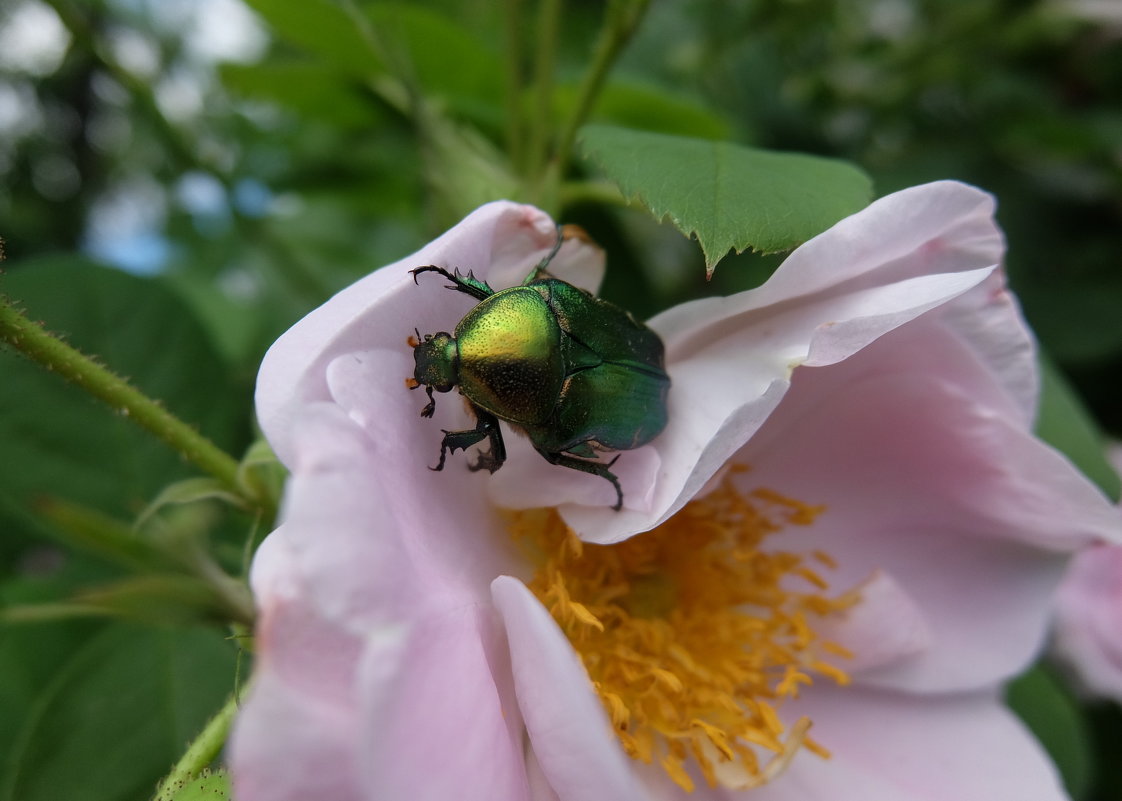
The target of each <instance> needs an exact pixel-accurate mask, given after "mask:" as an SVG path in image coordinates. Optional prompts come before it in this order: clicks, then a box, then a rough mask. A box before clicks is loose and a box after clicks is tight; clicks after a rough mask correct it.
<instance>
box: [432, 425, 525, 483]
mask: <svg viewBox="0 0 1122 801" xmlns="http://www.w3.org/2000/svg"><path fill="white" fill-rule="evenodd" d="M476 418H477V423H478V424H477V425H476V427H475V428H472V429H468V430H466V431H446V430H445V431H444V439H443V440H441V441H440V461H439V462H437V464H436V467H430V468H429V470H443V469H444V460H445V458H447V456H448V454H449V453H455V452H456V451H464V450H467V449H468V448H470V447H471V446H472V445H475V444H476V443H477V442H481V441H482V440H483V439H484V438H485V437H486V438H487V439H489V440H490V441H491V450H489V451H487V452H485V453H481V454H479V459H478V460H477V461H476V462H475V464H471V465H468V469H469V470H471V471H475V470H488V471H489V472H492V473H494V472H495V471H496V470H498V469H499V468H500V467H502V466H503V462H505V461H506V445H505V444H504V443H503V434H502V431H501V430H500V429H499V421H498V418H496V417H495V416H494V415H493V414H491V413H489V412H484V411H481V410H476ZM442 430H443V429H442Z"/></svg>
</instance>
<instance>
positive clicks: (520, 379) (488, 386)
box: [410, 230, 670, 511]
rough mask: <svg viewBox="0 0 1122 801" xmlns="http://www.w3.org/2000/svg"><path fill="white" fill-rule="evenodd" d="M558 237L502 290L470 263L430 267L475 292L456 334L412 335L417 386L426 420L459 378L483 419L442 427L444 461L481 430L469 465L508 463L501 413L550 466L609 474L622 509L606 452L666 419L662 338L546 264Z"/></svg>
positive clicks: (625, 446)
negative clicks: (458, 427) (600, 455)
mask: <svg viewBox="0 0 1122 801" xmlns="http://www.w3.org/2000/svg"><path fill="white" fill-rule="evenodd" d="M560 234H561V232H560V230H559V231H558V238H557V244H556V245H555V246H554V248H553V250H552V251H551V252H550V253H549V255H548V256H546V257H545V258H544V259H543V260H542V261H541V263H540V264H538V265H537V266H536V267H535V268H534V269H533V270H531V271H530V274H529V275H528V276H527V277H526V280H525V281H523V282H522V284H521V285H519V286H514V287H510V288H509V289H503V290H500V291H498V292H496V291H495V290H493V289H491V287H490V286H488V285H487V283H486V282H485V281H480V280H479V279H477V278H476V277H475V276H474V275H472V274H471V273H470V272H469V273H468V274H467V275H466V276H464V275H461V274H460V272H459V270H456V271H455V272H449V271H448V270H446V269H444V268H443V267H437V266H435V265H429V266H427V267H418V268H416V269H415V270H412V271H411V274H412V276H413V281H414V283H417V276H418V275H420V274H421V273H426V272H434V273H439V274H440V275H442V276H444V277H445V278H447V279H448V280H449V281H451V282H452V283H451V284H449V285H448V289H452V290H455V291H457V292H462V293H464V294H465V295H470V296H471V297H473V298H475V299H476V300H478V301H479V303H478V305H476V306H475V308H473V309H472V310H471V311H469V312H468V313H467V315H465V316H464V318H463V319H462V320H460V322H459V324H458V325H457V326H456V330H455V332H454V334H448V333H447V332H444V331H441V332H439V333H436V334H426V335H425V337H424V339H423V340H422V339H421V338H420V333H419V332H418V334H417V338H418V341H417V342H416V343H414V348H413V358H414V361H415V362H416V370H415V372H414V374H413V376H414V379H413V381H412V382H410V388H411V389H416V388H417V387H418V386H424V387H425V391H426V392H427V393H428V397H429V402H428V403H427V404H426V405H425V407H424V409H422V410H421V416H422V417H432V415H433V412H434V411H435V410H436V401H435V399H434V398H433V395H432V393H433V390H436V391H437V392H448V391H450V390H451V389H452V388H453V387H459V391H460V393H461V394H462V395H463V396H464V397H465V398H467V400H468V403H469V405H470V408H471V409H472V411H473V412H474V413H475V416H476V422H477V424H476V427H475V428H473V429H467V430H464V431H444V439H443V441H442V442H441V443H440V462H439V463H438V464H437V465H436V467H434V468H431V469H433V470H442V469H444V459H445V456H446V455H447V454H448V452H452V453H455V452H456V451H457V450H463V449H466V448H469V447H471V446H472V445H474V444H476V443H477V442H481V441H482V440H483V439H484V438H487V439H489V440H490V450H489V451H488V452H486V453H483V454H481V455H480V457H479V459H478V461H476V462H475V464H473V465H470V469H472V470H483V469H486V470H489V471H490V472H492V473H493V472H495V471H496V470H498V469H499V468H500V467H502V465H503V462H504V461H506V447H505V445H504V444H503V436H502V432H501V431H500V430H499V420H505V421H506V422H507V423H509V424H511V425H512V426H515V427H517V428H520V429H522V430H523V431H524V432H525V433H526V435H527V436H528V437H529V438H530V442H531V443H532V444H533V446H534V449H535V450H537V452H538V453H540V454H541V455H542V456H544V457H545V459H546V460H547V461H548V462H549V463H550V464H556V465H561V466H562V467H569V468H572V469H573V470H580V471H582V472H584V473H591V474H593V475H597V476H601V477H603V478H605V479H607V480H608V481H610V482H611V483H612V486H614V487H615V490H616V502H615V504H614V505H613V507H612V508H613V509H615V510H617V511H618V510H619V509H620V507H622V506H623V490H622V489H621V488H620V485H619V480H618V479H617V478H616V476H615V474H613V473H612V472H611V470H609V468H610V467H611V466H612V465H613V464H615V461H616V459H618V458H619V457H618V455H617V456H616V457H615V458H614V459H612V460H611V461H610V462H601V461H597V460H596V455H597V452H599V451H621V450H630V449H631V448H638V447H639V446H640V445H645V444H646V443H648V442H650V441H651V440H652V439H654V438H655V437H656V436H657V435H658V434H659V432H661V431H662V429H663V428H664V427H665V426H666V395H667V392H668V390H669V389H670V378H669V376H667V374H666V370H665V368H664V366H663V350H664V349H663V345H662V340H660V339H659V337H658V334H656V333H655V332H654V331H652V330H651V329H649V328H647V327H646V326H645V325H643V324H642V323H640V322H638V321H637V320H636V319H635V318H634V317H632V316H631V314H630V313H629V312H627V311H624V310H623V309H621V308H620V307H618V306H616V305H614V304H612V303H609V302H607V301H606V300H602V299H600V298H598V297H596V296H595V295H592V294H591V293H589V292H586V291H585V290H583V289H579V288H577V287H575V286H573V285H572V284H569V283H566V282H565V281H561V280H560V279H557V278H553V277H552V276H550V275H549V274H548V273H547V272H546V269H545V268H546V267H547V266H548V265H549V262H550V261H551V260H552V259H553V257H554V256H555V255H556V254H557V251H558V250H559V249H560V248H561V243H562V241H563V240H562V237H561V235H560Z"/></svg>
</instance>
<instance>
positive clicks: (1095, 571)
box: [1053, 445, 1122, 703]
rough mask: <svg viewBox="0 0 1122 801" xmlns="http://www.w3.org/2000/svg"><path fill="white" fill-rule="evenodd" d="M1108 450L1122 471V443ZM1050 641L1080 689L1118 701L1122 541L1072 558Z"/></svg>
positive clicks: (1121, 688)
mask: <svg viewBox="0 0 1122 801" xmlns="http://www.w3.org/2000/svg"><path fill="white" fill-rule="evenodd" d="M1109 455H1110V459H1111V462H1112V463H1113V464H1114V466H1115V469H1116V470H1118V471H1119V473H1122V445H1114V446H1113V447H1112V448H1111V449H1110V454H1109ZM1119 516H1120V517H1122V510H1120V511H1119ZM1053 645H1054V652H1055V654H1056V655H1057V656H1058V658H1059V659H1060V661H1061V663H1062V664H1063V665H1064V666H1065V667H1066V668H1067V669H1068V670H1069V671H1070V672H1071V674H1072V675H1073V677H1074V678H1075V680H1076V683H1077V684H1078V685H1079V689H1080V690H1082V691H1084V692H1086V693H1087V694H1088V695H1091V696H1094V697H1099V698H1109V699H1112V700H1114V701H1116V702H1118V703H1122V547H1120V546H1117V545H1110V544H1108V543H1096V544H1094V545H1092V546H1090V547H1089V548H1085V549H1084V550H1082V551H1080V552H1079V553H1078V554H1076V555H1075V557H1074V558H1073V559H1072V560H1071V563H1070V565H1069V566H1068V570H1067V574H1066V575H1065V576H1064V580H1063V583H1062V584H1061V585H1060V590H1059V593H1058V594H1057V596H1056V630H1055V640H1054V644H1053Z"/></svg>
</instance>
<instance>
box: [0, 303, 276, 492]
mask: <svg viewBox="0 0 1122 801" xmlns="http://www.w3.org/2000/svg"><path fill="white" fill-rule="evenodd" d="M0 342H6V343H8V344H9V345H11V346H12V347H13V348H15V349H16V350H18V351H20V352H21V353H23V354H24V355H26V356H28V357H29V358H31V359H33V360H34V361H36V362H38V363H39V364H41V365H42V366H43V367H45V368H47V369H48V370H52V371H54V372H56V373H58V374H59V375H61V376H62V377H63V378H65V379H66V380H68V381H71V382H73V383H75V384H77V385H78V386H79V387H81V388H82V389H84V390H85V391H86V392H89V393H90V394H91V395H93V396H94V397H97V398H100V399H101V400H102V401H104V402H105V403H107V404H109V407H110V408H112V409H114V410H115V411H117V412H118V413H120V414H121V415H123V416H125V417H127V418H129V419H130V420H132V421H133V422H134V423H136V424H137V425H139V426H141V427H142V428H144V429H145V430H147V431H149V432H150V433H152V434H155V435H156V436H157V437H158V438H159V439H161V440H163V441H164V442H165V443H166V444H168V445H170V446H171V447H172V448H174V449H175V450H177V451H179V453H181V454H182V455H183V456H184V458H186V459H187V460H188V461H190V462H192V463H193V464H194V465H195V466H196V467H198V468H199V469H201V470H203V471H204V472H206V473H209V474H210V475H212V476H214V477H215V478H217V479H218V480H219V481H221V482H222V483H223V484H224V485H225V486H227V487H229V488H230V489H231V490H233V491H234V492H235V493H237V494H238V495H239V496H241V497H245V496H246V494H247V490H246V488H245V487H243V486H242V485H241V483H240V482H239V481H238V463H237V461H235V460H234V458H233V457H232V456H230V455H229V454H227V453H226V452H225V451H223V450H222V449H220V448H219V447H218V446H217V445H215V444H214V443H213V442H211V441H210V440H209V439H207V438H206V437H204V436H203V435H202V434H200V433H199V432H198V431H196V430H195V429H194V428H192V427H191V426H189V425H188V424H187V423H185V422H183V421H182V420H180V419H179V418H178V417H176V416H175V415H173V414H172V413H171V412H169V411H168V410H167V409H165V408H164V407H163V406H161V405H160V404H159V403H158V402H157V401H155V400H153V399H152V398H149V397H148V396H147V395H145V394H144V393H143V392H141V391H140V390H138V389H137V388H136V387H134V386H132V385H131V384H129V383H128V382H127V381H125V379H123V378H121V377H120V376H118V375H116V374H115V373H113V372H112V371H110V370H108V369H107V368H105V367H102V366H101V365H100V364H98V363H97V362H95V361H94V360H93V359H91V358H90V357H88V356H86V355H85V354H83V353H81V352H80V351H78V350H77V349H75V348H73V347H71V346H70V345H68V344H66V343H65V342H63V341H62V340H61V339H58V338H57V337H55V336H54V335H52V334H51V333H49V332H48V331H47V330H46V329H44V328H43V327H42V326H41V325H39V324H38V323H35V322H33V321H31V320H29V319H28V318H27V317H26V316H24V315H23V314H22V313H20V311H19V310H18V309H16V308H15V306H13V305H12V302H11V300H9V299H8V298H7V297H6V296H4V295H0ZM248 500H249V501H250V503H252V504H253V505H259V500H258V499H257V498H248Z"/></svg>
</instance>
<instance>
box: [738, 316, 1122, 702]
mask: <svg viewBox="0 0 1122 801" xmlns="http://www.w3.org/2000/svg"><path fill="white" fill-rule="evenodd" d="M930 331H931V333H932V336H930V337H929V338H928V339H927V341H926V345H925V347H924V349H923V350H922V352H923V353H924V354H925V355H930V356H931V358H932V361H931V365H929V364H928V363H927V361H926V360H925V361H924V362H923V363H922V364H914V365H913V369H911V370H908V371H901V372H893V369H894V368H893V364H894V362H895V361H896V358H895V357H894V356H893V354H892V352H891V351H893V350H894V349H895V347H896V343H895V339H896V337H897V336H899V337H900V338H906V336H907V335H906V334H905V333H904V332H901V333H900V334H899V335H892V336H888V337H885V338H883V339H882V340H881V341H879V342H877V343H875V344H874V345H873V346H871V347H870V348H868V349H867V350H866V351H863V352H862V353H861V354H859V355H858V356H856V357H854V358H853V359H851V360H849V361H847V362H846V363H844V364H840V365H837V366H834V367H829V368H823V369H816V370H807V371H799V373H797V374H796V376H795V381H794V384H793V386H792V390H791V392H790V393H789V395H788V399H787V402H785V404H784V405H783V406H781V407H780V409H779V410H778V411H777V412H776V414H775V415H773V416H772V418H771V419H770V420H769V421H768V423H767V424H766V425H765V426H764V428H762V429H761V431H760V432H759V434H758V435H757V436H756V437H755V438H754V439H753V440H752V441H751V442H750V443H749V445H748V446H746V447H745V449H744V450H743V451H742V452H741V453H740V454H739V455H738V456H737V461H743V462H744V463H746V464H748V465H750V466H751V467H752V470H751V472H749V473H747V474H746V475H745V476H744V483H745V484H747V485H751V486H763V487H768V488H770V489H773V490H776V491H779V492H781V493H783V494H785V495H788V496H792V497H795V498H798V499H800V500H803V501H805V502H808V503H812V504H824V505H825V506H826V511H825V512H824V513H823V514H822V515H821V516H820V517H819V518H818V520H817V521H816V522H815V524H814V525H813V526H810V527H808V528H789V529H787V530H785V531H784V532H783V535H782V539H780V538H776V539H775V542H774V547H777V548H779V547H782V548H783V549H785V550H794V551H796V552H809V551H810V550H813V549H821V550H824V551H826V552H828V553H830V554H831V555H833V556H834V557H835V558H836V559H837V560H838V561H839V562H840V566H839V569H838V570H837V571H832V572H831V573H830V574H829V575H828V576H827V578H828V579H829V580H830V582H831V585H832V586H833V587H834V588H835V589H837V590H839V591H841V590H844V589H845V588H847V587H850V586H854V585H857V584H858V583H859V582H861V581H863V580H864V579H865V577H866V576H868V575H869V574H870V573H873V572H874V571H877V570H880V571H883V572H884V573H885V574H887V575H888V576H890V577H891V578H892V579H894V580H895V582H896V584H897V585H898V586H899V587H901V588H903V590H904V591H905V592H906V593H907V595H908V598H909V599H910V601H911V603H913V604H914V605H915V606H916V607H917V608H918V609H919V610H921V613H922V615H923V618H924V620H925V621H926V624H927V626H928V627H929V630H930V632H931V646H930V648H928V649H927V650H926V651H925V652H924V653H922V655H917V656H914V657H912V658H909V659H907V660H904V661H901V662H899V663H897V664H895V665H892V666H890V667H885V668H884V669H882V670H878V671H875V672H863V673H860V674H859V677H858V678H859V680H860V681H862V682H866V683H876V684H877V685H879V686H891V687H896V688H899V689H910V690H922V691H931V690H936V689H939V690H945V689H970V688H981V687H985V686H988V685H991V684H992V683H994V682H996V681H998V680H1001V679H1004V678H1007V677H1009V676H1011V675H1013V674H1015V673H1017V672H1019V671H1020V670H1021V669H1023V667H1024V666H1025V665H1026V664H1027V663H1028V662H1029V661H1030V660H1031V659H1032V658H1033V657H1034V656H1035V654H1036V652H1037V650H1038V648H1039V646H1040V644H1041V637H1042V634H1043V631H1044V629H1045V624H1046V619H1047V617H1048V614H1049V603H1050V596H1051V592H1052V591H1053V589H1054V588H1055V585H1056V583H1057V581H1058V578H1059V575H1060V571H1061V570H1062V568H1063V563H1064V560H1063V555H1062V554H1061V553H1057V552H1056V551H1057V550H1058V549H1066V550H1072V549H1074V548H1076V547H1078V546H1079V545H1081V544H1082V543H1085V542H1088V541H1090V540H1093V539H1097V538H1101V537H1114V538H1117V537H1118V536H1119V519H1118V518H1117V516H1116V515H1114V514H1112V513H1113V510H1112V509H1111V508H1110V506H1109V504H1107V503H1106V501H1105V499H1104V498H1103V497H1102V496H1101V495H1100V494H1099V493H1098V492H1097V491H1096V490H1095V489H1094V488H1093V487H1091V486H1090V485H1089V483H1088V482H1087V481H1086V480H1085V479H1083V478H1082V477H1081V476H1080V475H1079V474H1078V473H1077V472H1076V471H1075V469H1074V468H1073V467H1072V466H1071V465H1070V464H1069V463H1067V462H1066V460H1064V459H1062V458H1061V457H1059V456H1058V455H1057V454H1056V453H1055V452H1054V451H1052V450H1051V449H1050V448H1048V447H1047V446H1045V445H1043V444H1042V443H1040V442H1039V441H1038V440H1036V439H1034V438H1033V437H1032V436H1031V434H1029V432H1027V431H1025V430H1024V429H1023V428H1020V427H1019V426H1017V425H1016V424H1015V423H1011V422H1009V421H1008V420H1007V419H1006V418H1005V417H1004V416H999V415H996V414H994V413H993V410H992V409H990V408H988V407H987V406H986V405H985V404H984V403H982V402H980V401H979V399H983V400H984V399H985V398H986V397H987V396H992V397H997V398H1002V397H1005V396H1004V395H1003V394H1002V393H996V394H995V393H994V392H986V391H985V389H984V380H983V379H984V378H985V375H986V373H985V370H984V368H983V367H981V366H980V365H978V364H977V363H974V364H973V368H972V369H973V370H975V371H976V375H975V377H974V380H970V379H969V376H968V375H967V374H968V373H969V370H967V369H966V368H967V367H969V366H970V365H971V363H970V362H966V363H965V366H964V364H963V363H962V362H957V364H958V367H959V369H960V370H961V371H962V373H961V374H960V375H958V376H957V377H956V379H955V380H954V381H949V382H948V381H945V380H943V377H942V376H941V375H939V373H938V371H937V369H933V367H932V366H935V367H937V366H938V365H941V364H944V363H946V362H947V361H948V360H947V359H946V358H944V356H943V355H941V351H942V348H943V347H944V346H950V347H959V346H960V345H958V344H956V342H955V340H954V339H953V338H948V337H946V336H943V337H939V336H935V335H934V334H935V333H936V331H937V329H936V328H934V327H932V328H931V329H930ZM917 335H918V334H917ZM901 344H907V348H906V351H907V352H914V346H913V345H912V344H910V343H901ZM951 362H952V363H955V362H953V360H951ZM882 369H887V370H888V372H887V373H882V372H881V370H882ZM859 659H860V656H859Z"/></svg>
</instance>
